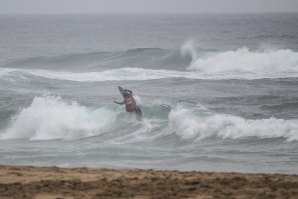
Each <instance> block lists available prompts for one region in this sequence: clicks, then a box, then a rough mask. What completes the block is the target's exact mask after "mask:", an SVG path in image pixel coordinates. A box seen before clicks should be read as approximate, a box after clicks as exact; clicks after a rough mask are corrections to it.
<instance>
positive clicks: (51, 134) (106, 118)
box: [0, 95, 117, 140]
mask: <svg viewBox="0 0 298 199" xmlns="http://www.w3.org/2000/svg"><path fill="white" fill-rule="evenodd" d="M116 116H117V114H116V113H114V112H113V111H112V110H109V109H107V108H105V107H101V108H98V109H90V108H87V107H85V106H81V105H79V104H78V103H77V102H67V101H65V100H62V99H61V98H60V97H58V96H49V95H47V96H41V97H35V98H34V99H33V101H32V103H31V105H30V106H29V107H27V108H24V109H23V110H21V111H20V113H19V114H17V115H16V116H15V118H14V119H13V120H12V124H11V126H10V127H9V128H8V129H7V130H6V131H5V132H4V133H3V134H1V137H0V138H1V139H30V140H51V139H75V138H80V137H89V136H94V135H97V134H100V133H103V132H105V131H106V130H108V129H109V128H110V127H111V126H113V123H114V122H115V120H116Z"/></svg>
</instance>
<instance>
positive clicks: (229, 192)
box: [0, 165, 298, 199]
mask: <svg viewBox="0 0 298 199" xmlns="http://www.w3.org/2000/svg"><path fill="white" fill-rule="evenodd" d="M0 198H1V199H4V198H44V199H58V198H59V199H62V198H64V199H70V198H135V199H137V198H138V199H147V198H148V199H149V198H196V199H203V198H262V199H265V198H293V199H294V198H298V175H283V174H244V173H210V172H179V171H155V170H139V169H93V168H58V167H32V166H4V165H2V166H0Z"/></svg>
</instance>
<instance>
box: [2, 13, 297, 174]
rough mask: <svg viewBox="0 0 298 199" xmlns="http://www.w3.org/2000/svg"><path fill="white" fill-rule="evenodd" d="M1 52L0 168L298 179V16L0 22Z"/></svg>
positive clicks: (11, 18)
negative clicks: (127, 97) (126, 102)
mask: <svg viewBox="0 0 298 199" xmlns="http://www.w3.org/2000/svg"><path fill="white" fill-rule="evenodd" d="M0 46H1V47H0V164H10V165H35V166H63V167H77V166H88V167H112V168H142V169H148V168H149V169H177V170H182V171H189V170H196V171H228V172H265V173H294V174H298V14H294V13H292V14H238V15H237V14H204V15H203V14H202V15H58V16H54V15H2V16H0ZM118 85H120V86H122V87H124V88H127V89H130V90H132V91H133V93H134V95H135V98H136V100H137V102H138V104H139V105H140V106H141V109H142V111H143V113H144V117H143V119H142V120H137V118H136V116H135V115H134V114H131V113H127V112H126V111H125V107H124V106H120V105H116V104H115V103H114V102H113V101H114V100H117V101H121V100H122V99H121V95H120V93H119V92H118V89H117V86H118Z"/></svg>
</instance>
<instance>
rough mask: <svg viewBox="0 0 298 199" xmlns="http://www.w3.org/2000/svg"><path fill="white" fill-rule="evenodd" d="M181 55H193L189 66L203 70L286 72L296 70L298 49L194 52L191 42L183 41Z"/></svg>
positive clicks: (220, 71)
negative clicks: (297, 50) (295, 50)
mask: <svg viewBox="0 0 298 199" xmlns="http://www.w3.org/2000/svg"><path fill="white" fill-rule="evenodd" d="M181 53H182V55H190V56H191V57H192V61H191V64H190V65H189V66H188V68H187V69H188V70H191V71H201V72H204V73H223V74H225V73H252V74H264V75H268V76H269V77H270V75H271V74H286V73H293V72H294V73H297V72H298V52H294V51H292V50H290V49H279V50H268V49H267V50H260V51H251V50H250V49H249V48H247V47H243V48H239V49H237V50H235V51H225V52H209V53H207V54H204V55H203V56H202V55H201V54H199V53H197V51H196V49H195V47H194V44H193V42H191V41H189V42H187V43H185V44H184V45H183V46H182V48H181Z"/></svg>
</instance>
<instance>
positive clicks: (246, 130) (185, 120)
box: [169, 105, 298, 141]
mask: <svg viewBox="0 0 298 199" xmlns="http://www.w3.org/2000/svg"><path fill="white" fill-rule="evenodd" d="M169 125H170V127H171V129H172V131H174V132H175V133H176V134H177V135H179V136H180V137H181V138H182V139H195V140H202V139H204V138H207V137H212V136H216V137H220V138H223V139H227V138H231V139H239V138H245V137H258V138H285V139H287V141H298V120H284V119H276V118H269V119H258V120H246V119H243V118H240V117H236V116H232V115H221V114H212V113H208V112H206V111H203V110H201V111H199V112H197V113H196V112H195V111H194V110H192V109H187V108H184V107H183V106H180V105H178V106H177V107H176V108H175V109H173V110H172V111H171V112H170V113H169Z"/></svg>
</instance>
